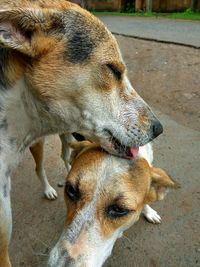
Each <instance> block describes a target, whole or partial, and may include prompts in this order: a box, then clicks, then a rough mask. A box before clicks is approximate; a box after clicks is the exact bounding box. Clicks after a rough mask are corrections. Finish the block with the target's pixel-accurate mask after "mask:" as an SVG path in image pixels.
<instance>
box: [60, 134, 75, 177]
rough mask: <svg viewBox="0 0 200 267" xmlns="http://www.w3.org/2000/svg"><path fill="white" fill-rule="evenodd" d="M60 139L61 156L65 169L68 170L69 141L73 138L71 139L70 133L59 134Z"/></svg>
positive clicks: (69, 166)
mask: <svg viewBox="0 0 200 267" xmlns="http://www.w3.org/2000/svg"><path fill="white" fill-rule="evenodd" d="M60 140H61V143H62V153H61V158H62V159H63V161H64V163H65V167H66V169H67V172H69V171H70V168H71V165H70V156H71V148H70V146H69V143H70V142H71V141H72V140H74V139H73V136H72V135H71V134H61V135H60Z"/></svg>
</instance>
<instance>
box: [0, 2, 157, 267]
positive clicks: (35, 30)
mask: <svg viewBox="0 0 200 267" xmlns="http://www.w3.org/2000/svg"><path fill="white" fill-rule="evenodd" d="M73 132H77V133H79V134H82V135H83V136H85V138H86V139H89V140H91V141H93V142H96V143H97V144H99V145H101V146H102V147H103V148H105V149H106V150H107V151H108V152H110V153H112V154H116V155H118V156H121V157H134V156H135V155H136V154H137V149H138V146H142V145H145V144H146V143H148V142H149V141H151V140H152V139H154V138H155V137H156V136H158V135H159V134H160V133H161V132H162V126H161V124H160V123H159V121H158V120H157V119H156V117H155V116H154V114H153V113H152V111H151V110H150V108H149V107H148V106H147V104H146V103H145V102H144V101H143V100H142V99H141V98H140V97H139V96H138V94H137V93H136V92H135V90H134V89H133V87H132V86H131V84H130V83H129V80H128V78H127V73H126V67H125V64H124V62H123V59H122V56H121V54H120V50H119V48H118V45H117V42H116V40H115V38H114V37H113V36H112V34H111V33H110V32H109V31H108V30H107V28H106V27H105V26H104V25H103V23H102V22H100V21H99V20H98V19H97V18H95V17H94V16H93V15H91V14H90V13H89V12H87V11H86V10H83V9H82V8H80V7H78V6H77V5H75V4H71V3H69V2H67V1H64V0H54V1H53V0H48V1H46V0H38V1H37V0H36V1H31V0H30V1H26V0H16V1H10V0H0V267H8V266H10V260H9V256H8V245H9V241H10V238H11V229H12V219H11V217H12V215H11V204H10V175H11V172H12V170H13V169H14V168H15V167H16V166H17V164H18V162H19V161H20V159H21V158H22V156H23V154H24V151H25V150H26V148H28V147H29V146H31V145H32V144H33V143H34V142H35V141H36V140H37V139H38V138H41V137H42V136H45V135H49V134H55V133H59V134H62V133H69V134H71V133H73Z"/></svg>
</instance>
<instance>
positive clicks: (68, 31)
mask: <svg viewBox="0 0 200 267" xmlns="http://www.w3.org/2000/svg"><path fill="white" fill-rule="evenodd" d="M64 23H65V37H66V52H65V58H66V59H67V60H68V61H70V62H72V63H75V64H77V63H83V62H84V61H86V60H87V59H89V58H90V56H91V54H92V52H93V50H94V48H95V47H96V46H97V44H98V43H99V42H100V40H101V38H102V37H103V35H104V34H105V33H104V31H103V30H102V29H100V28H98V25H95V24H94V25H92V24H90V23H89V22H88V21H87V19H86V18H85V17H84V15H82V14H80V13H78V12H77V11H74V10H73V11H66V12H65V17H64Z"/></svg>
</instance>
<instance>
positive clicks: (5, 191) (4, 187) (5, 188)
mask: <svg viewBox="0 0 200 267" xmlns="http://www.w3.org/2000/svg"><path fill="white" fill-rule="evenodd" d="M3 196H4V197H7V196H8V192H7V185H6V184H4V186H3Z"/></svg>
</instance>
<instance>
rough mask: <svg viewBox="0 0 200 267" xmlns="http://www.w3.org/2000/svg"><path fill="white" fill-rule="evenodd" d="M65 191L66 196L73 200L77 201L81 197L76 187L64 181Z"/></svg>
mask: <svg viewBox="0 0 200 267" xmlns="http://www.w3.org/2000/svg"><path fill="white" fill-rule="evenodd" d="M65 193H66V195H67V196H68V198H69V199H70V200H71V201H73V202H77V201H78V200H79V199H80V198H81V193H80V191H79V189H78V188H77V187H74V186H72V185H71V184H69V183H66V185H65Z"/></svg>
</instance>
